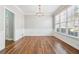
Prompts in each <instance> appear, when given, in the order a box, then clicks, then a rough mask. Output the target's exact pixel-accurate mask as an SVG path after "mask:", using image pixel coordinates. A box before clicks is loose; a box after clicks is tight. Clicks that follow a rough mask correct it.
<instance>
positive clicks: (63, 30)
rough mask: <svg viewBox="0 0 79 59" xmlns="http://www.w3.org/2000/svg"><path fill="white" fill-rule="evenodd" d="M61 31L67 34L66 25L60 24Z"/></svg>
mask: <svg viewBox="0 0 79 59" xmlns="http://www.w3.org/2000/svg"><path fill="white" fill-rule="evenodd" d="M60 29H61V32H62V33H66V23H61V24H60Z"/></svg>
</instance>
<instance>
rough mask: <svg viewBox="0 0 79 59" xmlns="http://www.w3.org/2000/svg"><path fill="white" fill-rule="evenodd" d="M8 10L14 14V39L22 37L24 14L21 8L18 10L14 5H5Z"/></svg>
mask: <svg viewBox="0 0 79 59" xmlns="http://www.w3.org/2000/svg"><path fill="white" fill-rule="evenodd" d="M5 8H7V9H8V10H10V11H11V12H13V13H14V14H15V19H14V40H15V41H16V40H18V39H19V38H21V37H23V28H24V15H23V13H22V11H21V10H19V9H18V8H17V7H16V6H12V5H11V6H10V5H8V6H5Z"/></svg>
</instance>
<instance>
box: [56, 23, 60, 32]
mask: <svg viewBox="0 0 79 59" xmlns="http://www.w3.org/2000/svg"><path fill="white" fill-rule="evenodd" d="M56 31H57V32H59V31H60V28H59V24H56Z"/></svg>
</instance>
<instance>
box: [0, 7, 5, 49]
mask: <svg viewBox="0 0 79 59" xmlns="http://www.w3.org/2000/svg"><path fill="white" fill-rule="evenodd" d="M4 30H5V29H4V6H0V50H2V49H3V48H5V31H4Z"/></svg>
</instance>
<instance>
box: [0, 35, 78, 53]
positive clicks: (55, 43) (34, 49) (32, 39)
mask: <svg viewBox="0 0 79 59" xmlns="http://www.w3.org/2000/svg"><path fill="white" fill-rule="evenodd" d="M0 53H2V54H78V53H79V50H77V49H75V48H73V47H72V46H70V45H68V44H66V43H65V42H63V41H61V40H60V39H57V38H55V37H52V36H26V37H23V38H21V39H20V40H18V41H16V42H14V43H12V44H11V45H9V46H7V47H6V48H5V49H3V50H2V51H1V52H0Z"/></svg>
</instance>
